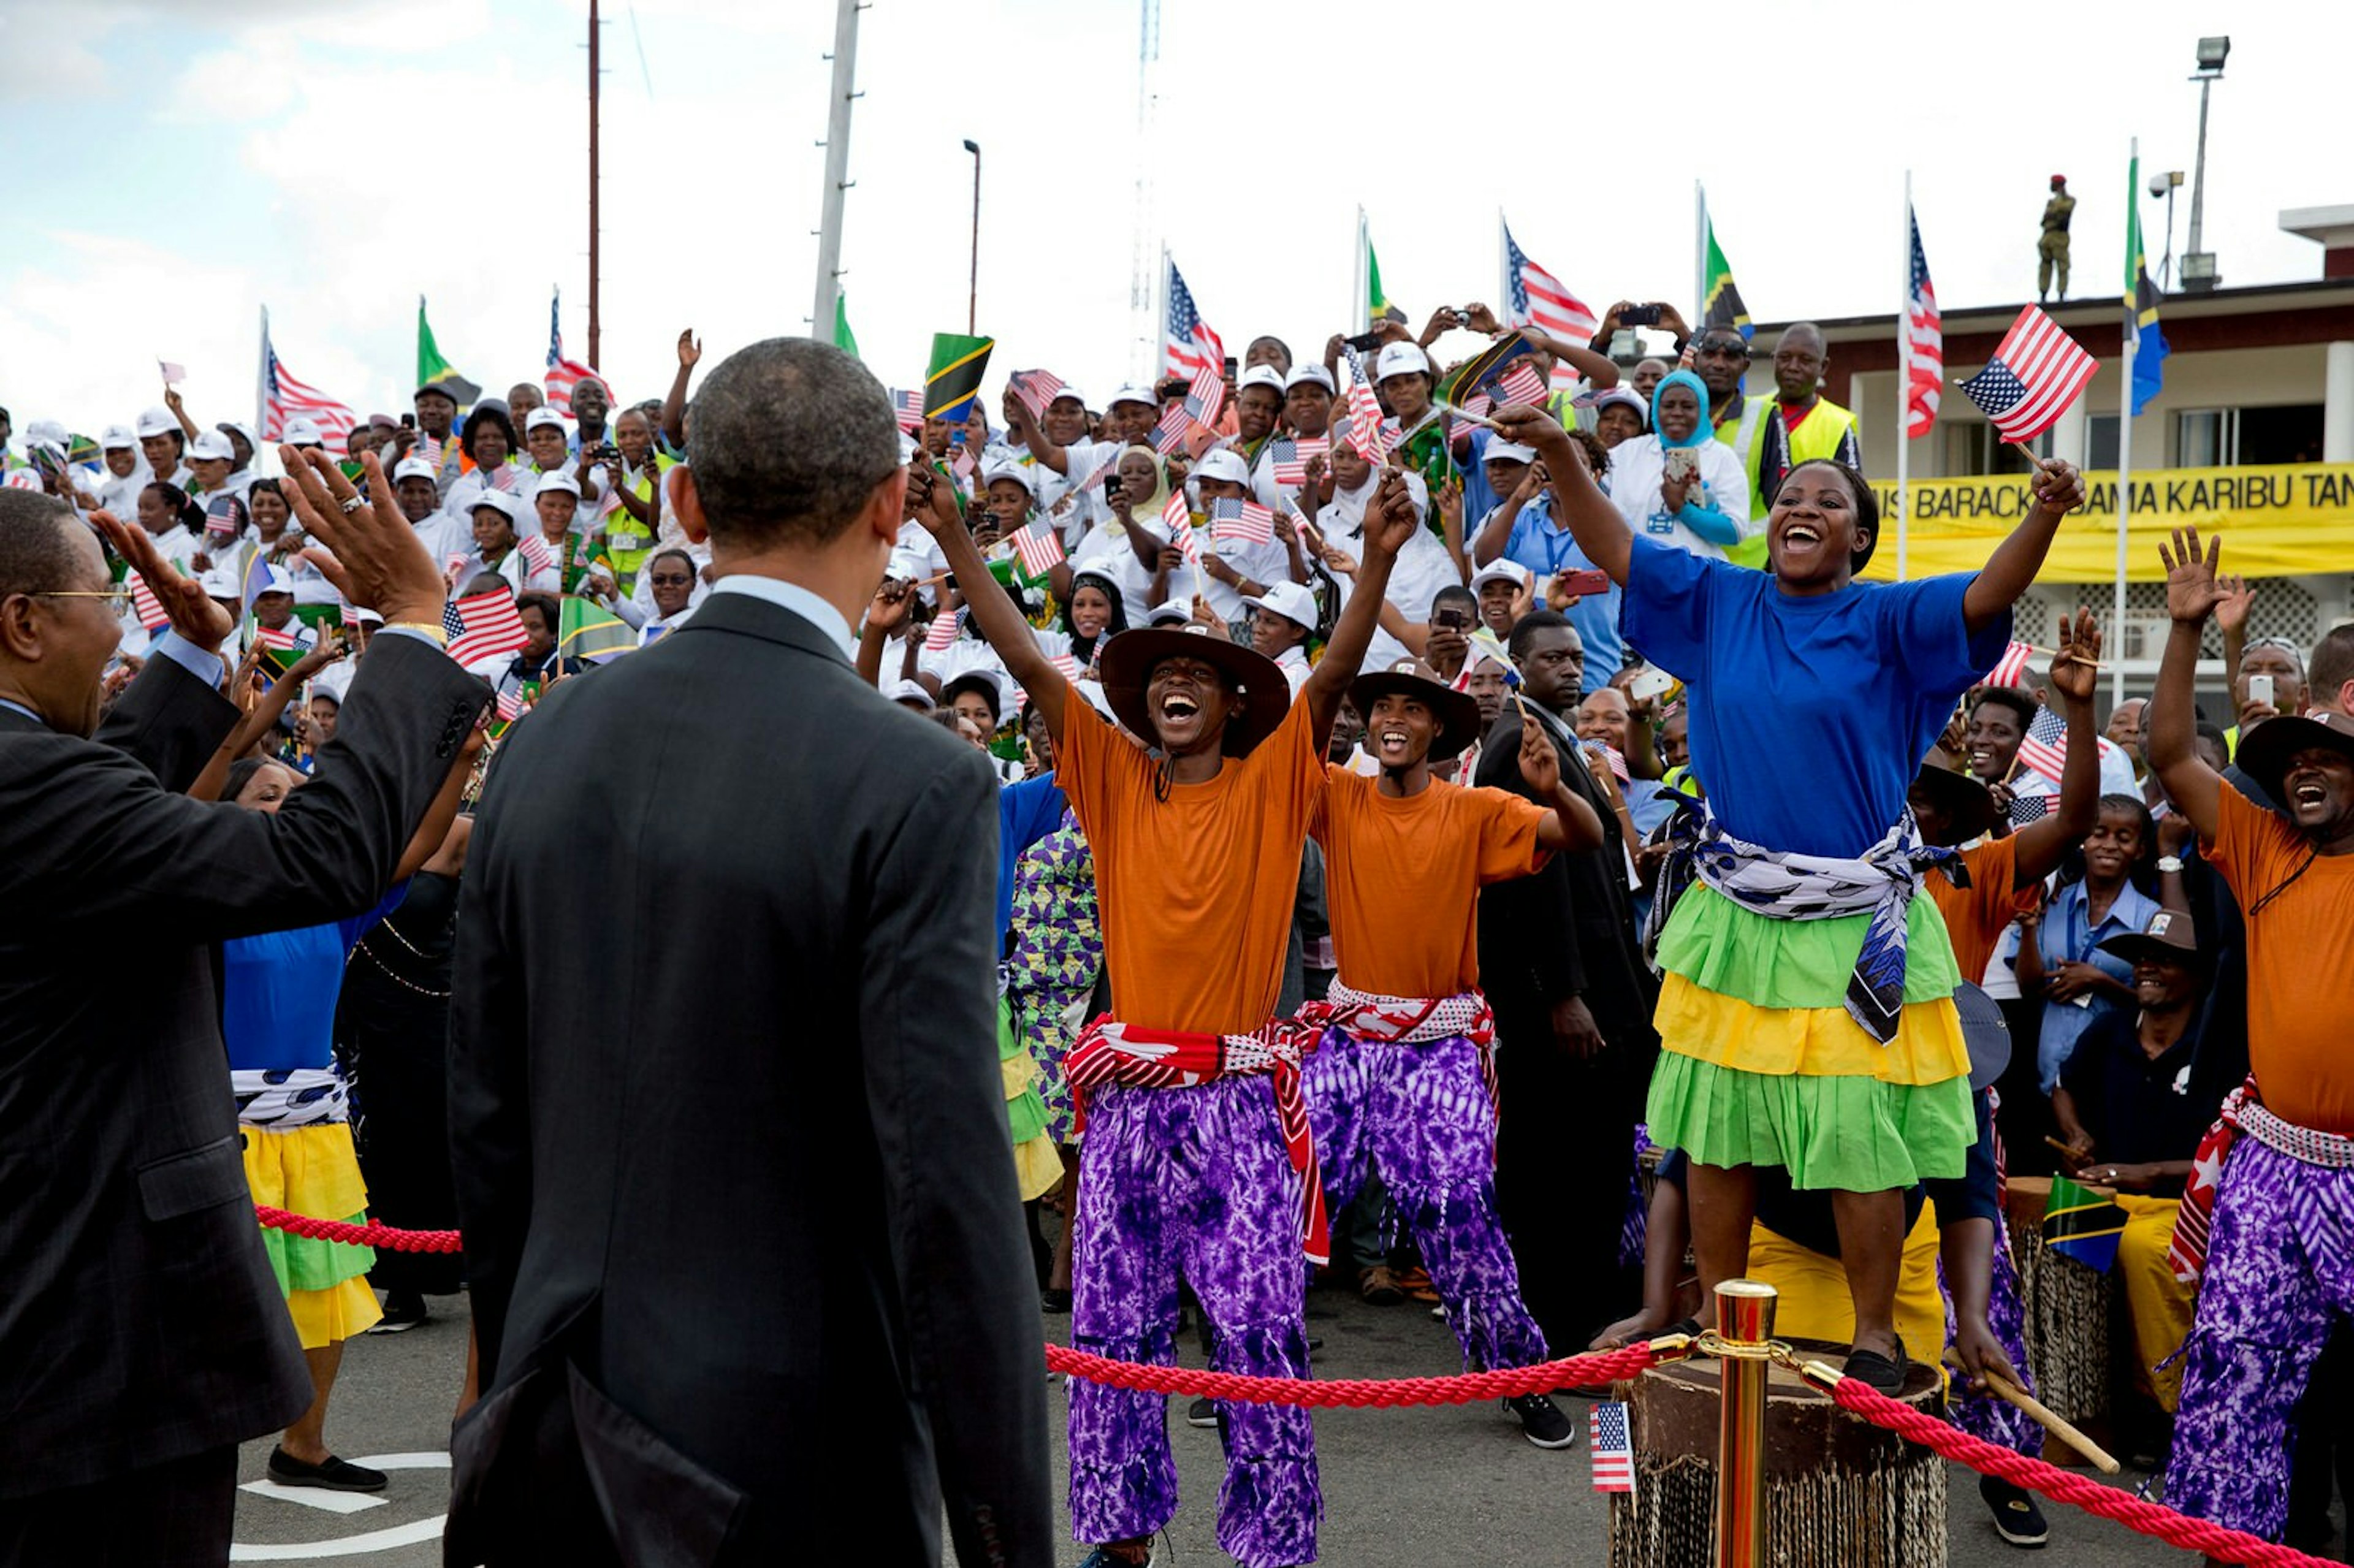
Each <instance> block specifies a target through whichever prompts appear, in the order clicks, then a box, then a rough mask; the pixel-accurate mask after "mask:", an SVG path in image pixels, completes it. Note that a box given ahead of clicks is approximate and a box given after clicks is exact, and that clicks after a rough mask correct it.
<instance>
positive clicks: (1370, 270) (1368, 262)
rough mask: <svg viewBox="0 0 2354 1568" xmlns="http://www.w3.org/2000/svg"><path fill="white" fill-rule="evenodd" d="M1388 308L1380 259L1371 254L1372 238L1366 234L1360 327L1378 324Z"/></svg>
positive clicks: (1388, 303) (1367, 329)
mask: <svg viewBox="0 0 2354 1568" xmlns="http://www.w3.org/2000/svg"><path fill="white" fill-rule="evenodd" d="M1389 309H1390V297H1389V295H1387V294H1385V293H1384V292H1383V291H1382V263H1381V259H1380V258H1379V257H1377V256H1375V255H1374V254H1373V238H1372V237H1371V236H1370V235H1368V236H1367V237H1366V239H1365V319H1364V321H1363V323H1360V325H1361V327H1362V328H1363V330H1366V331H1371V330H1372V329H1373V327H1375V326H1378V325H1379V324H1380V323H1381V322H1382V319H1383V318H1384V316H1386V315H1388V314H1389Z"/></svg>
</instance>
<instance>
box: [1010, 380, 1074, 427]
mask: <svg viewBox="0 0 2354 1568" xmlns="http://www.w3.org/2000/svg"><path fill="white" fill-rule="evenodd" d="M1062 389H1063V382H1062V378H1061V377H1060V376H1055V374H1053V373H1052V372H1051V371H1045V370H1017V371H1015V372H1014V373H1013V395H1014V396H1015V397H1019V398H1021V399H1022V406H1023V408H1027V409H1029V410H1030V417H1031V418H1034V419H1043V418H1045V417H1046V405H1047V404H1049V403H1052V402H1053V401H1054V400H1055V394H1056V393H1058V392H1060V391H1062Z"/></svg>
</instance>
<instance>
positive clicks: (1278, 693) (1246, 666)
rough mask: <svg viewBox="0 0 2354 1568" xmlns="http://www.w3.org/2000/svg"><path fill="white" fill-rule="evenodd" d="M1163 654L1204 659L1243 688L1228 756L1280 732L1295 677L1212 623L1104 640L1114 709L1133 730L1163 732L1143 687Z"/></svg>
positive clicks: (1102, 656)
mask: <svg viewBox="0 0 2354 1568" xmlns="http://www.w3.org/2000/svg"><path fill="white" fill-rule="evenodd" d="M1164 659H1199V660H1201V661H1202V662H1204V663H1205V664H1209V665H1211V666H1213V667H1214V668H1215V669H1216V670H1217V671H1218V673H1220V674H1222V675H1224V676H1225V678H1226V679H1227V680H1229V681H1231V682H1233V683H1234V684H1235V687H1236V688H1238V689H1239V690H1240V691H1241V693H1242V696H1243V706H1242V711H1241V712H1239V713H1237V714H1235V715H1234V717H1233V718H1231V719H1229V720H1228V721H1227V723H1226V729H1225V736H1224V737H1223V740H1222V743H1221V745H1220V749H1221V750H1223V751H1224V752H1225V754H1226V755H1227V756H1228V757H1247V756H1249V755H1250V753H1251V750H1252V748H1253V747H1256V746H1257V745H1258V743H1259V742H1260V741H1262V740H1265V739H1266V738H1267V736H1270V735H1273V734H1274V733H1275V732H1276V729H1277V727H1278V726H1280V725H1281V724H1282V723H1283V715H1284V714H1285V713H1286V712H1288V710H1289V709H1290V707H1291V683H1289V682H1288V681H1286V680H1285V679H1284V678H1283V671H1282V670H1281V669H1280V668H1278V666H1277V664H1276V662H1275V661H1274V660H1272V659H1270V658H1268V657H1267V655H1265V654H1264V653H1261V652H1258V651H1257V649H1253V648H1246V647H1244V646H1243V645H1242V644H1241V643H1239V642H1230V641H1227V640H1226V639H1225V638H1223V637H1217V636H1214V635H1212V634H1211V632H1210V630H1209V629H1208V628H1207V627H1200V626H1182V627H1178V626H1144V627H1137V628H1133V629H1131V630H1127V631H1123V632H1121V633H1120V634H1119V636H1117V637H1113V638H1108V639H1106V640H1105V641H1104V644H1103V648H1102V651H1101V652H1099V653H1097V655H1096V670H1097V673H1098V675H1099V676H1100V677H1101V679H1102V681H1103V688H1104V695H1105V696H1106V697H1108V699H1110V702H1111V711H1112V712H1113V713H1114V714H1115V715H1118V716H1119V722H1120V723H1121V724H1122V725H1124V726H1127V727H1128V729H1129V731H1130V732H1131V733H1133V734H1135V735H1138V736H1142V737H1143V738H1144V739H1146V740H1148V741H1150V740H1151V739H1152V738H1153V737H1154V736H1156V735H1157V734H1158V733H1159V732H1158V731H1157V730H1155V729H1154V728H1153V726H1152V714H1151V710H1150V707H1149V706H1148V705H1146V703H1145V699H1144V688H1145V685H1146V683H1148V682H1150V680H1151V678H1152V667H1153V666H1154V665H1156V664H1158V663H1160V662H1161V661H1162V660H1164Z"/></svg>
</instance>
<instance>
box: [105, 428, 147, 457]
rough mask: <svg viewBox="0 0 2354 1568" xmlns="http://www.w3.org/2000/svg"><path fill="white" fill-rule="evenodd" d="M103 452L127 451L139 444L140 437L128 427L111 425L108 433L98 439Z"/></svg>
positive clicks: (107, 429) (107, 430)
mask: <svg viewBox="0 0 2354 1568" xmlns="http://www.w3.org/2000/svg"><path fill="white" fill-rule="evenodd" d="M98 444H99V447H100V449H101V450H104V451H110V452H119V451H127V450H130V449H132V448H133V447H135V446H137V445H138V444H139V437H138V435H137V433H136V432H134V431H133V429H131V427H130V426H128V425H109V426H107V427H106V433H105V434H103V435H101V436H100V437H99V438H98Z"/></svg>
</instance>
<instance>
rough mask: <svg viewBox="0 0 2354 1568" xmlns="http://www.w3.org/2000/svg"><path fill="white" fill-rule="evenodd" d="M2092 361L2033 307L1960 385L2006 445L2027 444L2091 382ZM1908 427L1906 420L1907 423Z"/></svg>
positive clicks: (2022, 312)
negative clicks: (2014, 443) (1980, 367)
mask: <svg viewBox="0 0 2354 1568" xmlns="http://www.w3.org/2000/svg"><path fill="white" fill-rule="evenodd" d="M2095 368H2097V363H2096V362H2095V361H2094V358H2093V356H2092V355H2089V354H2087V353H2085V352H2084V348H2083V347H2082V346H2081V345H2080V344H2078V343H2077V342H2076V340H2075V339H2074V338H2073V337H2070V336H2069V335H2068V334H2066V333H2064V332H2062V331H2061V330H2060V323H2058V322H2055V321H2053V320H2052V318H2051V317H2050V316H2047V315H2045V314H2044V313H2042V312H2041V311H2040V310H2038V309H2037V308H2036V307H2034V306H2033V305H2022V306H2021V307H2020V312H2019V319H2018V320H2017V321H2015V322H2013V323H2010V330H2009V332H2007V333H2005V334H2002V341H2001V342H2000V343H1999V344H1995V350H1994V357H1993V358H1992V359H1990V360H1988V361H1987V367H1986V368H1985V369H1984V370H1981V371H1979V372H1978V374H1977V375H1976V376H1971V377H1970V378H1969V379H1968V380H1967V381H1965V382H1963V383H1962V390H1963V391H1965V392H1967V393H1968V394H1969V395H1970V401H1971V402H1973V403H1976V404H1977V405H1978V407H1979V408H1982V409H1984V410H1985V411H1986V417H1987V418H1989V419H1991V420H1993V421H1994V428H1995V429H1997V430H1999V431H2000V432H2001V433H2002V439H2003V440H2007V441H2031V440H2034V439H2035V438H2036V437H2038V436H2040V435H2041V434H2042V433H2043V432H2044V431H2046V430H2048V429H2051V428H2052V426H2053V425H2054V424H2056V423H2058V422H2059V418H2060V416H2061V415H2062V414H2064V413H2066V412H2067V411H2068V407H2069V405H2070V404H2072V403H2073V402H2075V400H2076V395H2077V394H2078V393H2080V392H2082V391H2084V387H2085V384H2086V383H2087V382H2089V381H2091V380H2092V379H2093V372H2094V369H2095ZM1908 424H1909V421H1908Z"/></svg>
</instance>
